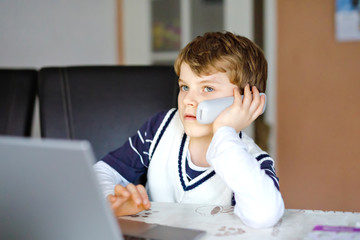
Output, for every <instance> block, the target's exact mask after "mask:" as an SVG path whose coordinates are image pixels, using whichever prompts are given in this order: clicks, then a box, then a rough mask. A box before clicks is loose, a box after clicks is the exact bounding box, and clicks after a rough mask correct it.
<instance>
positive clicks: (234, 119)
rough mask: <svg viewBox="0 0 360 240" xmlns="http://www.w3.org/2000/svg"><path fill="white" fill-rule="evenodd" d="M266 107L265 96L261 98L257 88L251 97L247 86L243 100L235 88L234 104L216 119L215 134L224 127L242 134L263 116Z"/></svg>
mask: <svg viewBox="0 0 360 240" xmlns="http://www.w3.org/2000/svg"><path fill="white" fill-rule="evenodd" d="M264 105H265V96H260V93H259V90H258V89H257V88H256V87H255V86H253V87H252V95H251V91H250V87H249V85H246V87H245V88H244V98H243V99H241V95H240V91H239V89H238V88H234V103H233V104H232V105H231V106H230V107H228V108H227V109H225V110H224V111H223V112H222V113H221V114H220V115H219V116H218V117H217V118H216V120H215V121H214V123H213V131H214V133H215V132H216V131H217V130H218V129H219V128H220V127H223V126H228V127H232V128H234V129H235V130H236V132H240V131H241V130H243V129H244V128H246V127H248V126H249V125H250V124H251V123H252V122H253V121H255V119H256V118H257V117H258V116H260V115H261V113H262V110H263V107H264Z"/></svg>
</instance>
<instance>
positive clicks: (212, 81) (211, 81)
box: [178, 78, 221, 84]
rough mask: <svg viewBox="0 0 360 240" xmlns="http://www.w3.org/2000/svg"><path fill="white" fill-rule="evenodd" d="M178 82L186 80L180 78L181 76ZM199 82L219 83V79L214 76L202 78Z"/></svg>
mask: <svg viewBox="0 0 360 240" xmlns="http://www.w3.org/2000/svg"><path fill="white" fill-rule="evenodd" d="M178 82H179V83H180V82H186V81H185V80H182V79H181V78H179V79H178ZM200 83H201V84H207V83H221V81H218V80H217V79H216V78H213V79H204V80H201V81H200Z"/></svg>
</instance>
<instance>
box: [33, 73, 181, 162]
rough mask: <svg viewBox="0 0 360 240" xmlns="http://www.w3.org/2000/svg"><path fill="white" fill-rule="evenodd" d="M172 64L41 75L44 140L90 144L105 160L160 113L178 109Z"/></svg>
mask: <svg viewBox="0 0 360 240" xmlns="http://www.w3.org/2000/svg"><path fill="white" fill-rule="evenodd" d="M177 89H178V88H177V77H176V74H175V72H174V70H173V67H171V66H79V67H64V68H60V67H57V68H54V67H51V68H43V69H40V71H39V103H40V105H39V109H40V128H41V135H42V137H46V138H65V139H85V140H88V141H90V143H91V144H92V146H93V149H94V152H95V155H96V157H97V159H98V160H99V159H100V158H101V157H103V156H104V155H105V154H106V153H108V152H109V151H112V150H114V149H115V148H117V147H119V146H121V145H122V144H123V143H124V142H125V141H127V139H128V138H129V137H130V136H132V135H134V134H136V131H137V130H138V129H139V128H140V126H141V125H142V124H143V123H144V122H145V121H146V120H147V119H148V118H149V117H151V116H152V115H154V114H155V113H157V112H158V111H160V110H166V109H170V108H172V107H176V102H177V101H176V99H177Z"/></svg>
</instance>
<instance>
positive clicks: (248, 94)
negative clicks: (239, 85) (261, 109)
mask: <svg viewBox="0 0 360 240" xmlns="http://www.w3.org/2000/svg"><path fill="white" fill-rule="evenodd" d="M251 102H252V96H251V91H250V86H249V84H247V85H246V86H245V88H244V99H243V101H242V103H243V104H244V106H245V107H249V106H250V104H251Z"/></svg>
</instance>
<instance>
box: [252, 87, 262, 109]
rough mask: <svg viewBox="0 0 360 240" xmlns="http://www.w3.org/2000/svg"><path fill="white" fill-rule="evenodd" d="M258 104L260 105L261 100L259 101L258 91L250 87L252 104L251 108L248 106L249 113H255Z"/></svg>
mask: <svg viewBox="0 0 360 240" xmlns="http://www.w3.org/2000/svg"><path fill="white" fill-rule="evenodd" d="M260 104H261V100H260V93H259V90H258V89H257V88H256V87H255V86H253V87H252V102H251V106H250V111H251V112H253V113H255V112H257V110H258V108H259V105H260Z"/></svg>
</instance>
